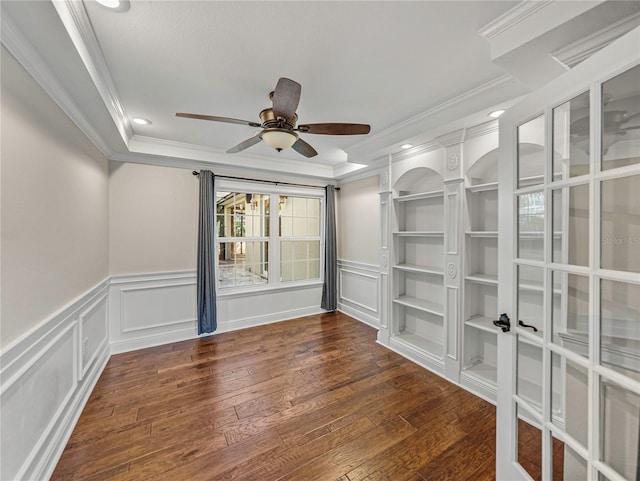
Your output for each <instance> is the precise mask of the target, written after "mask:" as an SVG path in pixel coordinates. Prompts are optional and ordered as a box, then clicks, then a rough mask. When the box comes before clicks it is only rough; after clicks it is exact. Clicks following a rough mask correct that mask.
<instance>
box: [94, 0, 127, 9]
mask: <svg viewBox="0 0 640 481" xmlns="http://www.w3.org/2000/svg"><path fill="white" fill-rule="evenodd" d="M96 2H97V3H99V4H100V5H102V6H103V7H107V8H109V9H111V10H115V11H117V12H126V11H127V10H129V7H130V4H129V0H96Z"/></svg>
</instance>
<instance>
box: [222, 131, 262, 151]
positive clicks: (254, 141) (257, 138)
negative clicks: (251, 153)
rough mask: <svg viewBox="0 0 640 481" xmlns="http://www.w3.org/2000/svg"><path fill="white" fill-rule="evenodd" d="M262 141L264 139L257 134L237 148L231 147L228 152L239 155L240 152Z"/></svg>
mask: <svg viewBox="0 0 640 481" xmlns="http://www.w3.org/2000/svg"><path fill="white" fill-rule="evenodd" d="M261 140H262V138H261V137H260V136H259V135H258V134H256V135H254V136H253V137H249V138H248V139H247V140H243V141H242V142H240V143H239V144H238V145H236V146H235V147H231V148H230V149H229V150H227V154H237V153H238V152H241V151H243V150H245V149H248V148H249V147H251V146H252V145H256V144H257V143H258V142H260V141H261Z"/></svg>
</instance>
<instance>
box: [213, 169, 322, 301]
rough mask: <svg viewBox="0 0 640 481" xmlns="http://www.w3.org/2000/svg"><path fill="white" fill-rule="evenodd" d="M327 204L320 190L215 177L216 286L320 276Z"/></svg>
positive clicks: (248, 285)
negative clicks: (272, 207)
mask: <svg viewBox="0 0 640 481" xmlns="http://www.w3.org/2000/svg"><path fill="white" fill-rule="evenodd" d="M248 189H252V190H251V191H248ZM253 189H255V190H253ZM323 203H324V190H321V189H303V188H290V189H282V187H281V186H277V185H266V184H249V183H246V182H233V181H224V180H223V181H216V227H217V231H216V240H215V242H216V249H217V259H218V265H217V269H218V287H219V288H220V289H231V288H242V289H251V288H260V287H263V288H264V287H267V286H273V287H275V286H278V285H284V284H286V285H291V283H296V282H305V283H308V282H313V281H320V279H321V274H320V273H321V272H322V269H321V263H322V260H323V259H322V256H321V252H323V249H322V246H323V245H324V239H323V238H322V235H323V231H322V227H321V226H322V225H323V224H322V221H323V218H324V214H323V212H324V209H323ZM271 206H277V211H272V210H271Z"/></svg>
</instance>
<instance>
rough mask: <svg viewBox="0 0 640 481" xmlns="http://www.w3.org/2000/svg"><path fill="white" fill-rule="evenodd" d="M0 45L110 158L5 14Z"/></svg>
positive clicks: (69, 99) (40, 58) (109, 153)
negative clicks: (0, 43)
mask: <svg viewBox="0 0 640 481" xmlns="http://www.w3.org/2000/svg"><path fill="white" fill-rule="evenodd" d="M0 23H1V27H0V33H1V37H0V38H1V41H2V45H3V46H4V47H5V48H6V49H7V51H8V52H9V53H10V54H11V55H13V57H14V58H15V59H16V60H17V62H18V63H19V64H20V65H22V67H23V68H24V69H25V70H26V71H27V72H28V73H29V75H31V77H32V78H33V79H34V80H35V81H36V82H37V83H38V85H40V87H42V89H43V90H44V91H45V92H46V93H47V95H49V97H51V99H52V100H53V101H54V102H55V103H56V104H57V105H58V106H59V107H60V108H61V109H62V111H63V112H64V113H65V114H66V115H67V117H69V119H71V121H72V122H73V123H74V124H75V125H76V126H77V127H78V128H79V129H80V130H81V131H82V132H83V133H84V134H85V135H86V136H87V137H88V138H89V140H90V141H91V142H92V143H93V145H95V146H96V148H97V149H98V150H99V151H100V152H102V154H103V155H104V156H105V157H107V158H108V157H110V156H111V155H112V152H111V149H110V148H109V146H108V145H107V143H106V142H105V140H104V139H103V138H102V136H101V135H100V134H99V133H98V132H97V131H96V130H95V129H94V128H93V126H92V125H91V123H90V122H89V120H88V119H87V118H86V117H85V116H84V114H83V113H82V111H81V110H80V109H79V108H78V105H77V104H76V103H75V102H74V101H73V100H72V98H71V96H70V95H69V92H68V91H67V90H66V89H65V88H64V87H63V86H62V84H61V83H60V82H59V81H58V79H57V78H56V76H55V75H54V74H53V72H52V71H51V69H50V68H49V66H48V65H47V64H46V62H44V60H43V59H42V57H41V56H40V54H39V53H38V52H37V51H36V49H35V47H34V46H33V44H31V42H29V40H27V38H26V37H25V35H24V34H23V33H22V32H21V31H20V30H19V29H18V28H17V27H16V25H15V23H14V21H13V20H12V19H11V17H10V16H9V14H7V12H6V11H3V12H2V15H1V16H0Z"/></svg>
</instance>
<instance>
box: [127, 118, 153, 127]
mask: <svg viewBox="0 0 640 481" xmlns="http://www.w3.org/2000/svg"><path fill="white" fill-rule="evenodd" d="M132 120H133V123H134V124H138V125H151V120H148V119H143V118H142V117H135V118H133V119H132Z"/></svg>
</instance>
